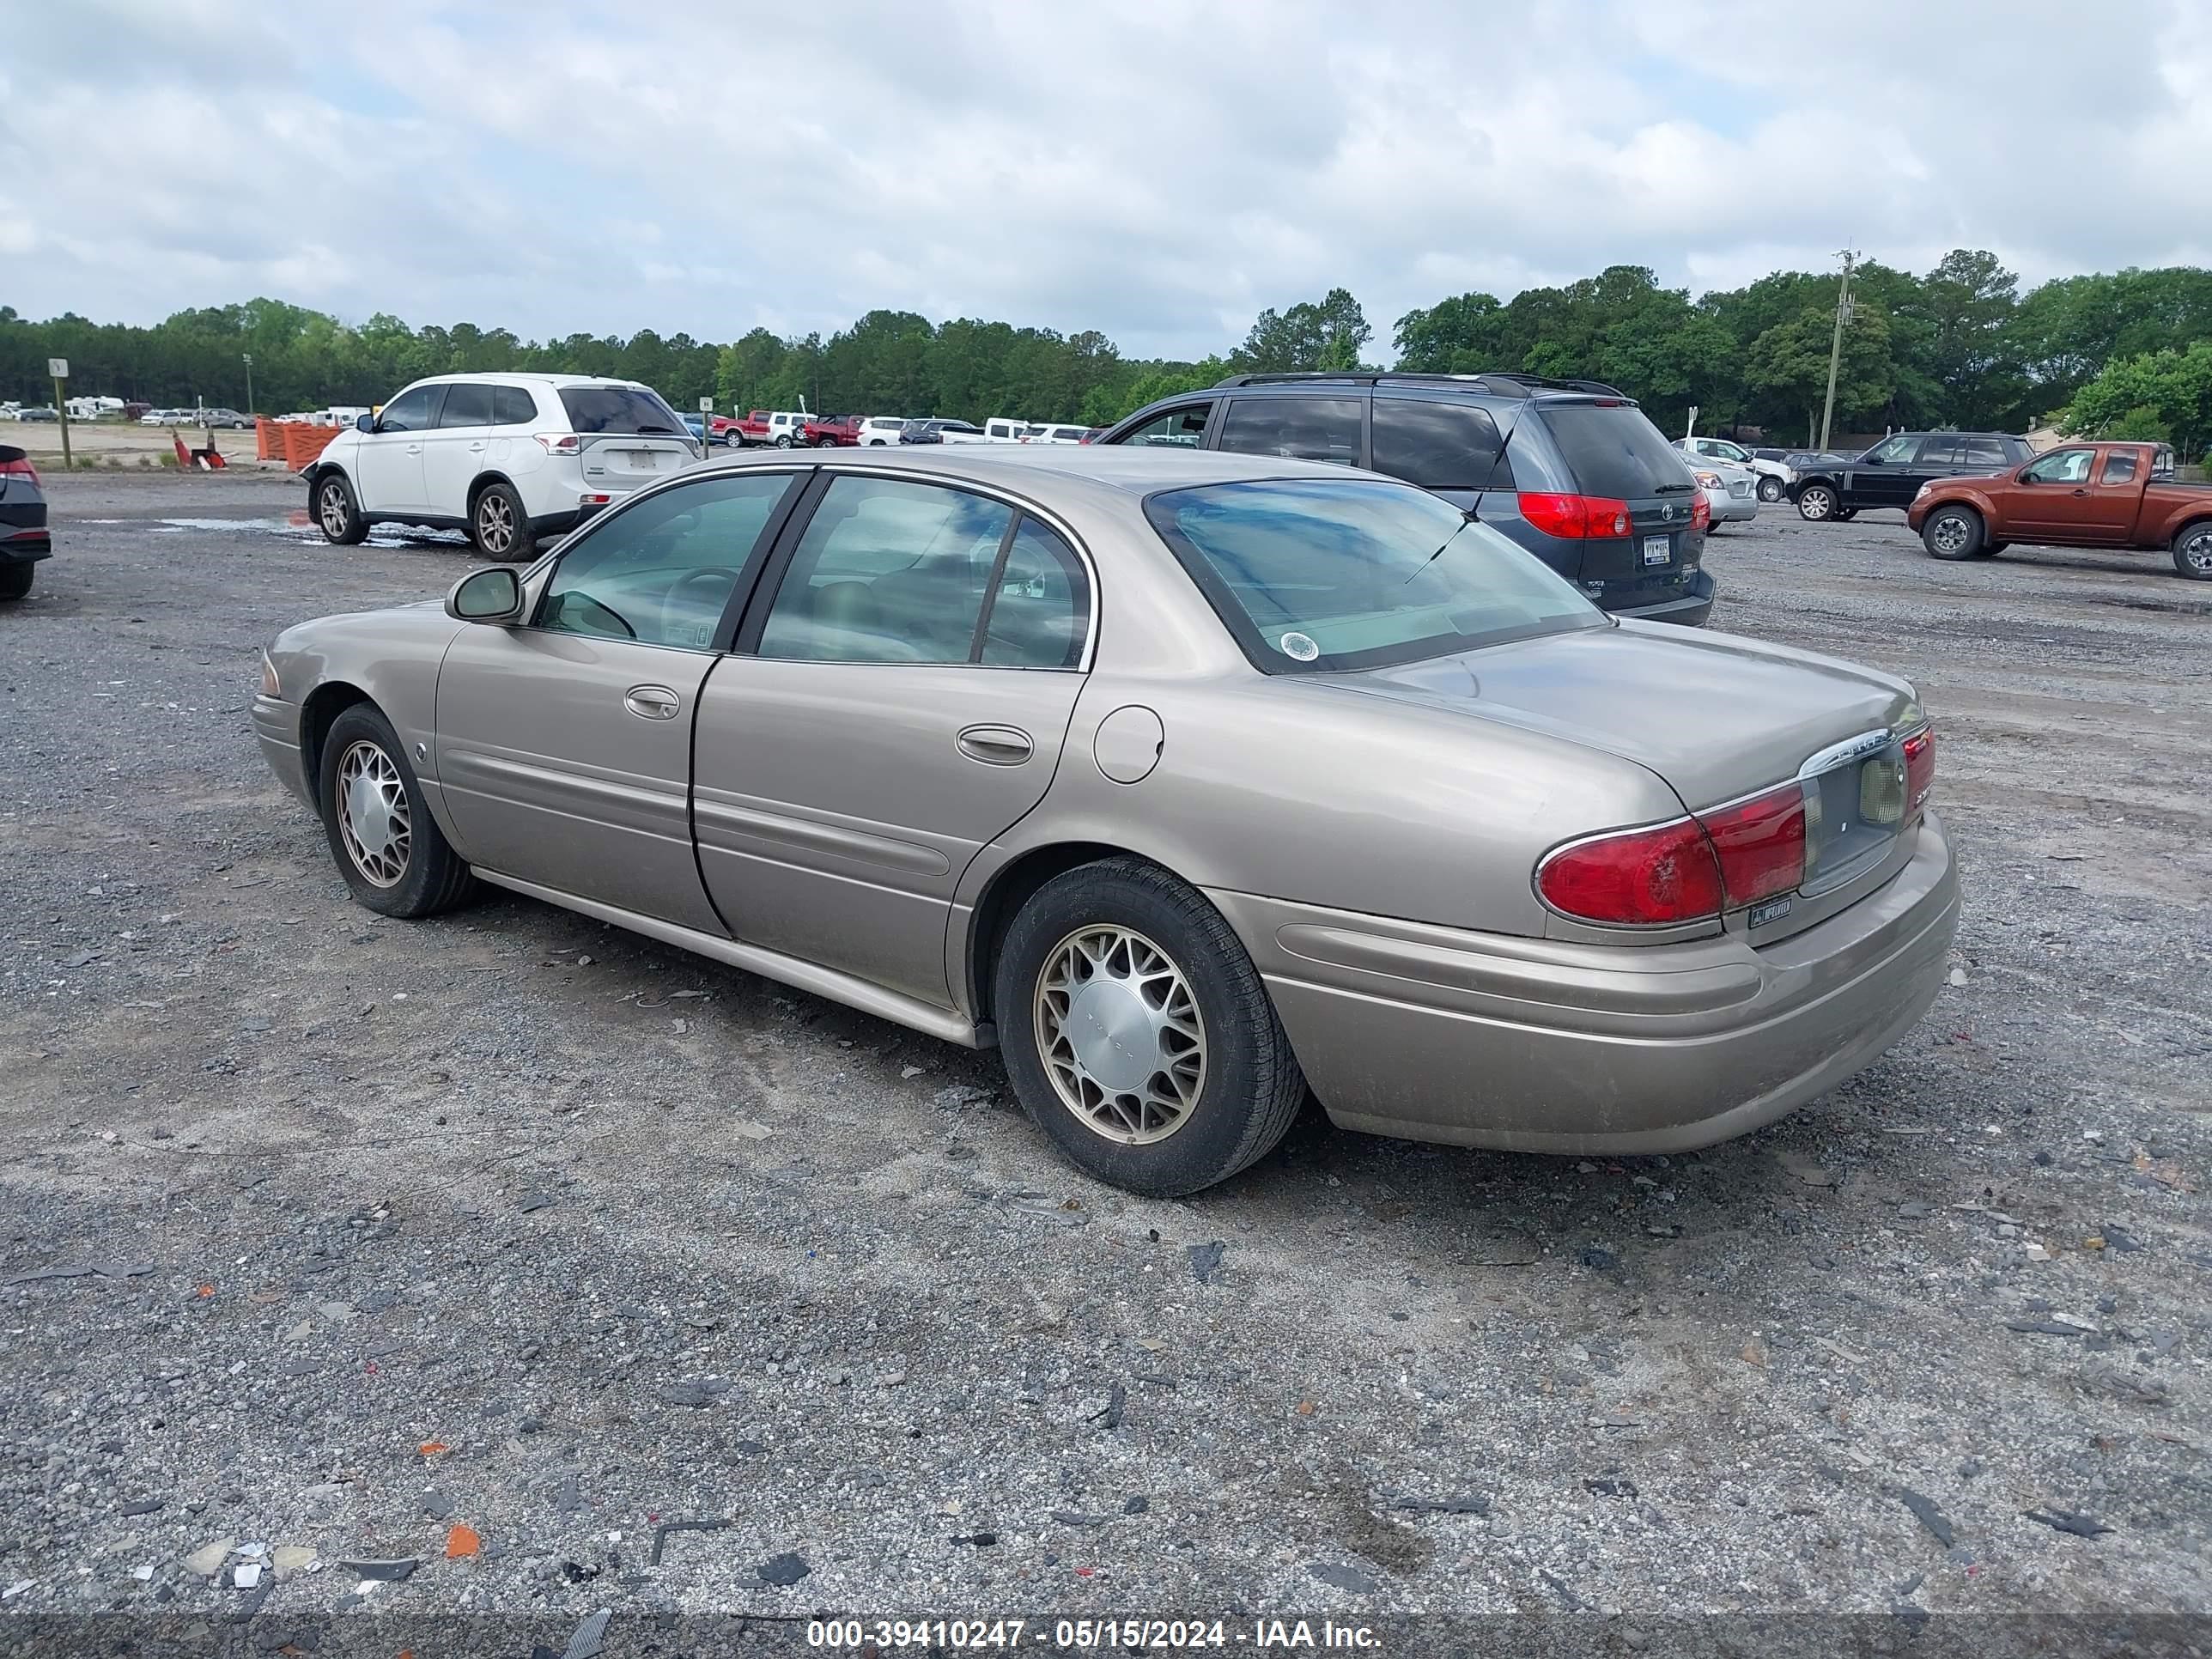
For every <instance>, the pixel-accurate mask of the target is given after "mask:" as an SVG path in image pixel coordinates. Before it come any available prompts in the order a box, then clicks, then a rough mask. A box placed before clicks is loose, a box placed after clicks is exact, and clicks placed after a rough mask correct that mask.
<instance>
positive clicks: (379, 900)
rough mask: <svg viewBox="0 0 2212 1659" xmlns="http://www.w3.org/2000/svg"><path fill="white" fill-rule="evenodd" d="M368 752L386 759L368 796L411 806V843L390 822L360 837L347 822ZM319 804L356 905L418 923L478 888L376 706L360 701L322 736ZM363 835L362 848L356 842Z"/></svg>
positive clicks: (365, 828)
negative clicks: (362, 753)
mask: <svg viewBox="0 0 2212 1659" xmlns="http://www.w3.org/2000/svg"><path fill="white" fill-rule="evenodd" d="M357 750H375V751H376V752H377V753H378V754H379V755H380V756H381V757H382V764H381V765H379V764H377V763H375V762H374V761H370V762H368V767H367V770H368V775H369V776H370V778H371V779H372V782H371V785H370V787H369V788H368V790H367V791H366V792H365V793H369V794H380V795H381V797H382V799H384V800H385V802H386V804H387V806H388V805H389V804H390V803H392V801H394V800H397V801H398V802H400V803H403V804H404V806H405V808H406V820H405V829H404V843H401V842H397V840H396V838H395V837H393V836H392V835H390V834H389V829H390V825H389V821H388V819H386V820H385V821H384V822H382V823H377V824H374V825H372V824H370V823H366V822H364V823H362V825H361V826H360V831H359V833H358V837H357V836H356V829H355V828H354V826H353V824H352V823H351V822H350V821H349V819H348V817H346V814H345V812H344V811H343V808H344V805H345V803H344V801H343V800H342V799H341V798H340V795H341V790H345V791H347V792H349V793H350V789H351V780H350V778H349V771H350V770H351V769H352V767H353V763H354V761H355V757H356V751H357ZM364 758H365V757H364ZM379 773H381V774H384V775H385V776H386V781H385V782H384V783H383V784H382V785H381V787H379V786H377V785H376V784H375V783H374V778H375V777H376V775H378V774H379ZM392 773H396V774H397V775H398V776H397V780H396V783H395V781H392V780H391V779H390V776H389V775H390V774H392ZM315 799H316V800H317V802H318V803H319V805H320V806H321V808H322V812H323V829H324V830H325V833H326V834H327V835H328V836H329V837H330V843H331V858H333V859H334V860H337V866H338V873H339V874H340V875H342V876H343V877H344V878H345V884H346V885H347V886H348V887H349V888H350V889H352V890H353V896H354V902H356V903H357V904H360V905H362V906H364V907H366V908H368V909H371V910H374V911H375V912H376V913H377V914H378V915H386V916H400V917H404V918H405V919H406V920H409V921H413V920H415V919H416V918H417V917H421V916H435V915H437V914H438V912H440V911H441V910H450V909H452V908H453V907H454V906H455V905H457V904H459V903H460V902H461V901H462V900H464V899H465V898H467V897H469V896H471V894H472V893H473V892H474V891H475V890H476V878H475V877H474V876H473V875H471V873H470V872H469V866H467V865H465V864H464V863H463V862H462V861H461V859H460V855H459V854H457V853H455V852H454V851H453V847H452V845H451V844H450V843H449V842H447V840H446V837H445V835H444V833H443V832H442V831H441V830H440V829H439V828H438V823H437V820H436V819H435V818H433V817H431V816H430V813H429V811H428V808H427V807H426V806H425V805H423V803H422V785H421V784H419V783H417V782H416V779H415V769H414V768H413V767H412V766H410V764H408V761H407V750H406V746H405V745H404V744H402V743H401V742H400V741H399V737H398V733H397V732H394V731H393V730H392V722H391V721H390V720H386V719H385V718H384V715H383V714H382V712H381V711H380V710H379V709H378V708H377V707H376V705H375V704H374V703H368V702H357V703H356V704H354V705H353V706H352V707H351V708H348V709H347V710H346V711H345V712H344V713H343V714H340V715H339V716H338V717H337V719H336V720H332V721H331V729H330V732H329V734H328V735H327V736H325V738H324V739H323V761H322V776H321V777H320V778H319V780H318V782H317V793H316V797H315ZM379 830H381V831H384V832H386V833H385V838H384V840H383V841H381V842H376V841H374V840H372V839H370V836H372V835H373V834H374V833H375V832H377V831H379ZM356 838H358V839H360V841H361V842H362V848H363V849H364V850H363V851H356V848H355V847H354V845H353V844H352V843H353V842H354V841H355V840H356Z"/></svg>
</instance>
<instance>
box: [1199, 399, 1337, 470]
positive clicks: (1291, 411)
mask: <svg viewBox="0 0 2212 1659" xmlns="http://www.w3.org/2000/svg"><path fill="white" fill-rule="evenodd" d="M1359 410H1360V400H1359V399H1358V398H1237V399H1235V400H1233V401H1232V402H1231V404H1230V405H1229V413H1228V416H1226V417H1225V419H1224V420H1223V421H1222V422H1221V443H1220V446H1219V447H1221V448H1223V449H1233V450H1235V451H1237V453H1239V454H1242V455H1279V456H1281V457H1283V458H1284V459H1285V460H1299V461H1332V462H1334V463H1335V464H1336V465H1339V466H1358V465H1359Z"/></svg>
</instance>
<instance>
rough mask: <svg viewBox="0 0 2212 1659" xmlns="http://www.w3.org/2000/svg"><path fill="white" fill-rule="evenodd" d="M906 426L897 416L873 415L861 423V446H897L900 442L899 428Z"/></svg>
mask: <svg viewBox="0 0 2212 1659" xmlns="http://www.w3.org/2000/svg"><path fill="white" fill-rule="evenodd" d="M905 424H906V422H905V421H904V419H902V417H901V416H896V415H871V416H868V418H867V419H866V420H865V421H863V422H860V444H861V447H863V448H869V447H874V446H876V445H878V444H895V443H896V442H897V441H899V428H901V427H902V426H904V425H905Z"/></svg>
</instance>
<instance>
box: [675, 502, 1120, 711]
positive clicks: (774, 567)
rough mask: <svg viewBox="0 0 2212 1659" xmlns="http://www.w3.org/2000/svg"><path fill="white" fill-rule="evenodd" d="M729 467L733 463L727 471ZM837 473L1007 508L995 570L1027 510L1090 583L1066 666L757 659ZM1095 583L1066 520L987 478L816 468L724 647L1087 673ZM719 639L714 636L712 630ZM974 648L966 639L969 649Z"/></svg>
mask: <svg viewBox="0 0 2212 1659" xmlns="http://www.w3.org/2000/svg"><path fill="white" fill-rule="evenodd" d="M731 470H732V471H736V470H737V469H735V468H732V469H731ZM839 478H884V479H889V480H890V481H892V482H894V483H916V484H933V485H934V486H936V487H937V488H938V489H960V490H964V491H966V492H967V493H968V494H969V495H981V496H983V497H985V498H986V499H987V500H990V501H997V502H998V503H999V504H1000V506H1002V507H1009V508H1011V509H1012V512H1013V515H1014V516H1013V519H1012V521H1011V522H1010V523H1009V524H1008V526H1007V528H1006V535H1005V536H1003V537H1001V538H1000V550H999V559H1000V568H1004V565H1005V561H1006V556H1007V553H1008V551H1009V550H1011V549H1012V546H1013V541H1012V538H1013V537H1014V535H1015V534H1017V533H1018V532H1019V530H1020V528H1021V521H1022V515H1023V514H1024V513H1027V514H1028V515H1029V516H1030V517H1031V518H1033V519H1035V520H1036V521H1037V522H1038V523H1039V524H1041V525H1042V526H1045V528H1046V529H1048V530H1050V531H1051V532H1053V533H1054V535H1056V536H1058V537H1059V538H1060V539H1061V540H1062V541H1064V542H1066V544H1068V545H1069V546H1070V547H1072V548H1073V549H1074V550H1075V556H1076V558H1077V559H1079V561H1081V562H1082V565H1083V574H1084V579H1085V580H1086V581H1088V582H1089V583H1090V584H1091V611H1090V615H1089V617H1087V618H1086V620H1085V628H1084V634H1083V652H1082V654H1081V655H1080V656H1079V657H1078V658H1077V659H1076V660H1075V663H1074V665H1073V666H1072V667H1066V668H1036V667H1032V666H1030V665H1028V664H1025V663H1007V662H941V663H927V662H837V663H831V662H828V661H823V660H821V659H814V658H801V657H763V656H762V655H761V654H760V641H761V635H763V634H764V633H765V632H767V630H768V613H769V611H770V610H772V609H773V608H774V607H775V596H776V593H777V592H778V590H779V589H781V587H782V586H783V577H784V573H785V572H786V571H787V570H788V569H789V568H791V562H792V559H793V557H794V556H796V555H797V553H798V551H799V541H800V540H801V538H804V537H805V534H806V529H807V526H809V525H810V524H811V523H812V522H813V521H814V513H815V510H816V509H817V507H820V506H821V505H822V498H823V496H824V495H828V494H829V486H830V484H831V483H834V482H835V481H836V480H837V479H839ZM1101 594H1102V588H1101V586H1100V583H1099V580H1098V562H1097V559H1095V558H1093V557H1092V556H1091V549H1090V546H1089V544H1086V543H1085V541H1084V539H1083V538H1082V537H1080V536H1079V535H1077V534H1076V533H1075V532H1074V530H1073V528H1071V527H1070V526H1069V525H1068V522H1067V520H1066V519H1064V518H1062V517H1061V516H1060V514H1059V513H1055V512H1054V511H1053V510H1052V509H1051V508H1049V507H1043V506H1041V505H1039V504H1038V503H1037V502H1036V501H1030V500H1029V499H1028V498H1027V497H1025V496H1022V495H1017V494H1015V493H1014V492H1013V491H1012V490H1011V489H1003V488H1001V487H1000V486H998V485H995V484H986V483H981V482H980V481H979V480H977V479H974V478H970V477H963V476H962V475H959V474H956V473H948V472H945V471H939V470H938V469H935V468H931V469H929V470H927V471H924V470H922V469H921V468H919V467H902V466H898V465H893V464H888V463H884V462H874V463H872V464H871V465H862V466H817V467H816V468H815V469H814V479H813V482H812V483H810V484H809V485H808V486H807V487H806V489H805V490H804V491H803V492H801V494H800V497H799V500H798V501H795V502H793V504H792V508H791V512H790V513H789V514H788V515H787V517H786V518H785V519H784V520H783V523H782V525H781V526H780V528H779V529H778V532H777V535H776V538H775V545H774V546H773V547H772V548H770V549H769V554H768V558H767V561H766V562H765V563H764V564H763V568H762V569H761V571H760V573H759V574H758V575H757V576H756V577H755V578H754V579H753V583H752V587H751V591H750V593H749V594H748V595H747V596H746V600H745V605H744V614H743V615H742V616H741V617H739V618H738V624H737V627H736V629H735V630H734V631H733V634H732V638H731V641H730V643H729V646H728V647H727V649H728V651H729V652H730V653H731V654H732V655H734V656H740V657H750V658H753V659H757V660H758V661H761V662H816V663H817V665H818V666H821V667H824V668H828V667H837V668H966V669H971V670H972V669H980V670H981V671H985V672H987V673H993V674H1088V673H1089V672H1090V671H1091V664H1092V662H1093V661H1094V660H1095V659H1096V657H1097V651H1098V628H1099V613H1100V611H1101V610H1102V609H1103V599H1102V597H1101ZM990 614H991V610H990V606H989V605H985V606H984V607H983V610H982V611H981V614H980V616H979V618H978V620H979V621H981V622H986V623H987V622H988V621H989V620H990ZM718 637H719V635H718ZM974 655H975V648H974V647H973V645H972V644H971V645H970V647H969V656H970V657H973V656H974Z"/></svg>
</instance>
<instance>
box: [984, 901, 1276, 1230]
mask: <svg viewBox="0 0 2212 1659" xmlns="http://www.w3.org/2000/svg"><path fill="white" fill-rule="evenodd" d="M994 979H995V998H994V1004H993V1006H994V1010H995V1012H996V1017H997V1021H998V1028H999V1046H1000V1050H1001V1052H1002V1053H1003V1054H1004V1057H1005V1060H1006V1073H1007V1075H1008V1076H1009V1077H1010V1078H1011V1079H1012V1081H1013V1085H1014V1093H1015V1095H1016V1096H1017V1097H1018V1098H1019V1099H1020V1101H1021V1103H1022V1108H1023V1109H1024V1111H1026V1112H1027V1113H1028V1114H1029V1115H1030V1118H1031V1119H1032V1120H1033V1121H1036V1124H1037V1125H1038V1126H1039V1127H1042V1129H1043V1130H1044V1131H1045V1133H1048V1134H1049V1135H1050V1136H1051V1137H1052V1139H1053V1140H1054V1142H1055V1143H1056V1144H1057V1145H1058V1146H1059V1147H1060V1151H1061V1152H1063V1153H1065V1154H1066V1157H1067V1158H1068V1159H1069V1160H1070V1161H1071V1162H1072V1163H1073V1164H1076V1165H1077V1166H1079V1168H1081V1169H1082V1170H1085V1171H1086V1172H1087V1173H1089V1174H1090V1175H1092V1176H1096V1177H1097V1179H1099V1180H1101V1181H1103V1182H1109V1183H1111V1184H1112V1185H1114V1186H1116V1187H1121V1188H1125V1189H1126V1190H1127V1191H1130V1192H1133V1193H1139V1194H1143V1195H1145V1196H1146V1197H1148V1198H1173V1197H1176V1196H1179V1195H1181V1194H1185V1193H1194V1192H1197V1191H1198V1190H1199V1189H1200V1188H1205V1187H1211V1186H1212V1185H1213V1184H1214V1183H1215V1182H1219V1181H1225V1180H1227V1179H1228V1178H1229V1177H1230V1176H1232V1175H1235V1174H1236V1173H1237V1171H1238V1170H1242V1169H1243V1168H1244V1167H1245V1166H1246V1165H1247V1164H1251V1163H1253V1162H1255V1161H1256V1160H1257V1159H1259V1158H1262V1157H1264V1156H1266V1154H1267V1152H1269V1151H1271V1150H1272V1149H1273V1147H1274V1146H1275V1143H1276V1142H1277V1141H1279V1140H1280V1139H1282V1138H1283V1135H1284V1133H1285V1132H1286V1131H1287V1130H1288V1129H1289V1128H1290V1127H1291V1122H1292V1121H1293V1120H1295V1119H1296V1117H1297V1113H1298V1108H1299V1106H1300V1105H1301V1103H1303V1102H1304V1099H1305V1092H1306V1084H1305V1074H1304V1073H1303V1072H1301V1071H1300V1070H1299V1069H1298V1062H1297V1058H1296V1056H1294V1055H1293V1054H1291V1045H1290V1040H1289V1038H1287V1037H1285V1036H1284V1035H1283V1027H1282V1023H1281V1022H1280V1021H1279V1020H1278V1019H1277V1018H1275V1009H1274V1005H1273V1003H1271V1002H1270V1001H1269V1000H1267V987H1266V986H1265V985H1263V984H1262V983H1261V980H1260V975H1259V972H1258V970H1257V969H1255V968H1254V967H1253V965H1252V958H1251V957H1249V955H1247V954H1246V952H1245V950H1244V947H1243V944H1242V943H1241V942H1240V941H1239V940H1238V939H1237V935H1236V934H1235V933H1233V932H1232V931H1231V928H1230V927H1229V924H1228V923H1227V922H1226V921H1224V920H1223V919H1222V916H1221V913H1220V912H1219V911H1218V910H1216V909H1215V908H1213V907H1212V905H1211V904H1208V903H1207V902H1206V900H1205V899H1204V897H1202V896H1200V894H1199V893H1198V892H1197V891H1195V890H1194V889H1192V888H1191V887H1189V886H1188V885H1187V884H1184V883H1183V882H1182V881H1179V880H1177V879H1176V878H1175V877H1174V876H1171V875H1170V874H1169V873H1168V872H1166V871H1164V870H1162V869H1160V868H1159V867H1158V866H1156V865H1152V864H1147V863H1146V862H1145V861H1144V860H1140V859H1130V858H1121V859H1109V860H1105V861H1103V862H1102V863H1098V864H1090V865H1085V866H1082V867H1081V868H1080V869H1076V870H1072V871H1069V872H1067V873H1066V874H1065V875H1062V876H1059V877H1056V878H1054V879H1053V880H1051V881H1049V882H1047V883H1046V884H1044V885H1043V886H1042V887H1041V888H1039V889H1038V890H1037V891H1036V893H1035V894H1034V895H1032V896H1030V900H1029V902H1027V903H1026V904H1024V906H1023V907H1022V908H1021V910H1020V912H1019V914H1018V915H1016V916H1015V918H1014V921H1013V923H1012V927H1009V928H1008V929H1007V932H1006V940H1005V943H1004V945H1002V947H1001V948H1000V952H999V961H998V968H997V973H996V975H995V976H994Z"/></svg>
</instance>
